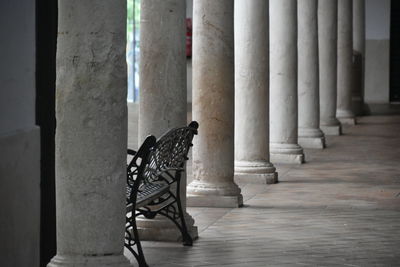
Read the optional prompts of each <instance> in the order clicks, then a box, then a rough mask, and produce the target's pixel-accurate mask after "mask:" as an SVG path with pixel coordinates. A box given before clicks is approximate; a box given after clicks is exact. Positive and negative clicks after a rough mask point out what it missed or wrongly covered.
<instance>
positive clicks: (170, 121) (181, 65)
mask: <svg viewBox="0 0 400 267" xmlns="http://www.w3.org/2000/svg"><path fill="white" fill-rule="evenodd" d="M185 18H186V3H185V0H163V1H160V0H145V1H141V18H140V27H141V28H140V68H139V69H140V103H139V143H140V144H141V143H142V142H143V141H144V139H145V138H146V136H148V135H150V134H153V135H155V136H156V137H157V138H158V137H160V136H161V135H162V134H163V133H165V132H166V131H168V130H169V129H171V128H174V127H182V126H185V125H186V124H187V122H186V113H187V104H186V94H187V90H186V50H185V49H186V43H185V36H186V20H185ZM200 127H201V126H200ZM195 138H197V136H196V137H195ZM181 200H182V207H183V209H184V212H185V218H186V222H187V227H188V230H189V233H190V235H191V236H192V238H193V239H195V238H197V236H198V231H197V227H196V226H194V220H193V218H192V217H191V216H190V215H189V214H187V213H186V175H183V176H182V180H181ZM137 225H138V230H139V235H140V237H141V239H143V240H164V241H178V240H180V238H181V233H180V231H179V230H178V228H177V227H176V226H175V225H174V223H172V222H171V221H170V220H169V219H168V218H166V217H164V216H157V217H156V218H155V219H150V220H148V219H144V218H142V219H141V218H139V219H138V220H137Z"/></svg>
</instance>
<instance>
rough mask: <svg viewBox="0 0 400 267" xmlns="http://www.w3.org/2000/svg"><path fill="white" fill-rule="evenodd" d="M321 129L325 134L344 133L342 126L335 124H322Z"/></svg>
mask: <svg viewBox="0 0 400 267" xmlns="http://www.w3.org/2000/svg"><path fill="white" fill-rule="evenodd" d="M320 128H321V130H322V131H323V132H324V134H325V135H341V134H342V126H341V125H334V126H328V125H327V126H323V125H321V126H320Z"/></svg>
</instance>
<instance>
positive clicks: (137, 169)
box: [126, 135, 156, 203]
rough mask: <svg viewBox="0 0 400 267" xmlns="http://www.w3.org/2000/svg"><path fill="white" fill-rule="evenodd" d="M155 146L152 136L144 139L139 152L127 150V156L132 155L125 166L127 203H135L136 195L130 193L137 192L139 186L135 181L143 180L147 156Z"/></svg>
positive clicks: (154, 139)
mask: <svg viewBox="0 0 400 267" xmlns="http://www.w3.org/2000/svg"><path fill="white" fill-rule="evenodd" d="M155 144H156V138H155V137H154V136H153V135H150V136H148V137H146V139H145V140H144V142H143V144H142V145H141V146H140V148H139V150H138V151H137V152H136V151H133V150H130V149H128V154H129V155H133V157H132V159H131V161H130V162H129V164H128V166H127V174H128V175H127V189H126V190H127V192H126V197H127V202H129V203H135V202H136V193H135V194H132V192H137V191H138V188H139V186H140V184H139V183H136V181H140V180H142V179H143V174H144V170H145V168H146V166H147V165H148V163H149V161H148V160H149V155H150V151H151V149H152V148H153V147H154V145H155Z"/></svg>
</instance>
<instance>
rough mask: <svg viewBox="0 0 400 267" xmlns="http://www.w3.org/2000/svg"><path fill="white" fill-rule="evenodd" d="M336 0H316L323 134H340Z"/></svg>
mask: <svg viewBox="0 0 400 267" xmlns="http://www.w3.org/2000/svg"><path fill="white" fill-rule="evenodd" d="M337 7H338V2H337V0H319V1H318V50H319V100H320V128H321V130H322V131H323V132H324V134H325V135H340V134H341V125H340V122H339V120H338V119H337V118H336V103H337Z"/></svg>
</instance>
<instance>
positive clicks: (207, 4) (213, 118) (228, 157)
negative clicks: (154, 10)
mask: <svg viewBox="0 0 400 267" xmlns="http://www.w3.org/2000/svg"><path fill="white" fill-rule="evenodd" d="M233 3H234V1H233V0H219V1H215V0H202V1H194V6H193V9H194V12H193V61H192V63H193V118H194V119H195V120H196V121H198V122H199V124H200V128H199V135H198V136H196V138H195V139H194V146H193V178H194V180H193V182H192V183H191V184H190V185H189V187H188V193H189V195H188V204H189V205H193V206H194V205H195V206H213V207H238V206H240V205H242V203H243V200H242V195H241V194H240V189H239V187H238V186H237V185H236V184H235V183H234V181H233V175H234V58H233V57H234V56H233V54H234V48H233V46H234V39H233V5H234V4H233Z"/></svg>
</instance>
